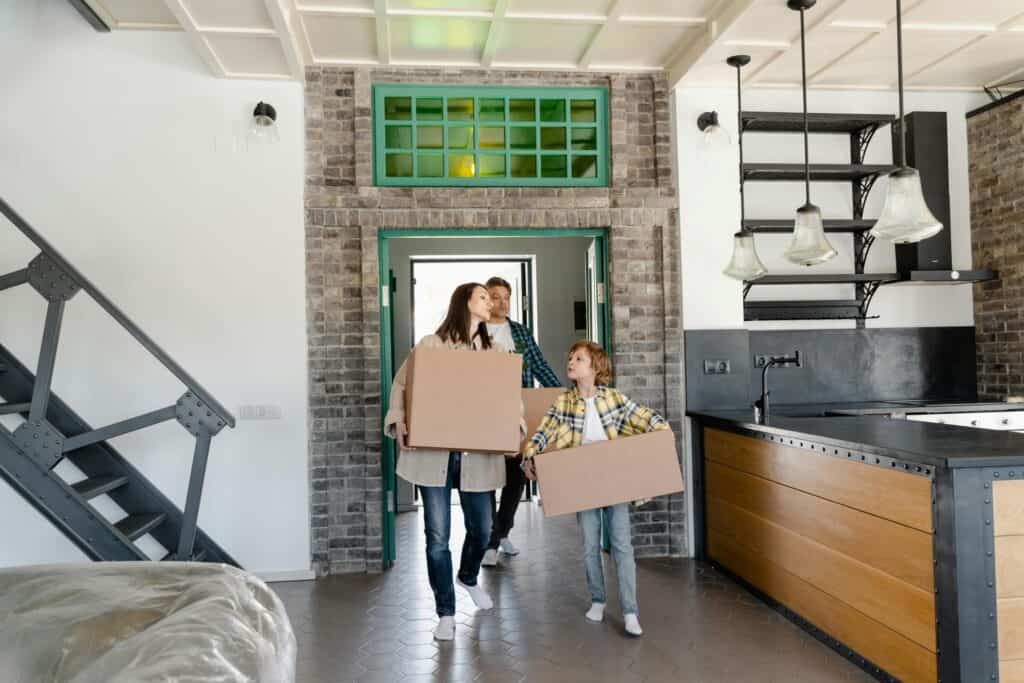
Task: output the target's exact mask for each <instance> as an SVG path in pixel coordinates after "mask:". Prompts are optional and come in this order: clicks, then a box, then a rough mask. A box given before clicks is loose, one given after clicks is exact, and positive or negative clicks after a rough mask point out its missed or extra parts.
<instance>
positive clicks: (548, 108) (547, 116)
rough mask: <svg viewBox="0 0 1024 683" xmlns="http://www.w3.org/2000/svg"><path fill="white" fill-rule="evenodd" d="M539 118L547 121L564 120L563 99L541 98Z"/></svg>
mask: <svg viewBox="0 0 1024 683" xmlns="http://www.w3.org/2000/svg"><path fill="white" fill-rule="evenodd" d="M540 120H541V121H545V122H549V123H554V122H559V123H561V122H563V121H565V100H541V101H540Z"/></svg>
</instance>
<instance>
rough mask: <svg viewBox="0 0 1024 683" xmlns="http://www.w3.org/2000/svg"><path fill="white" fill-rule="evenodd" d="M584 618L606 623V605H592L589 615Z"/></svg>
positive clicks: (600, 603) (598, 603)
mask: <svg viewBox="0 0 1024 683" xmlns="http://www.w3.org/2000/svg"><path fill="white" fill-rule="evenodd" d="M584 616H585V617H586V618H587V619H590V620H591V621H604V603H603V602H592V603H590V609H588V610H587V613H586V614H585V615H584Z"/></svg>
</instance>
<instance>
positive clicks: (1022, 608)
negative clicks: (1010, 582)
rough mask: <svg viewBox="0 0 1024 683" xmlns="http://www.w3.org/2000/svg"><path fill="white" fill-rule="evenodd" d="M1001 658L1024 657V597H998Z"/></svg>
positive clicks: (997, 608) (997, 618)
mask: <svg viewBox="0 0 1024 683" xmlns="http://www.w3.org/2000/svg"><path fill="white" fill-rule="evenodd" d="M996 622H997V624H998V626H999V659H1000V661H1003V660H1012V659H1024V598H997V599H996Z"/></svg>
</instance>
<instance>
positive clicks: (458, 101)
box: [448, 97, 473, 121]
mask: <svg viewBox="0 0 1024 683" xmlns="http://www.w3.org/2000/svg"><path fill="white" fill-rule="evenodd" d="M448 120H449V121H472V120H473V98H472V97H456V98H451V97H450V98H448Z"/></svg>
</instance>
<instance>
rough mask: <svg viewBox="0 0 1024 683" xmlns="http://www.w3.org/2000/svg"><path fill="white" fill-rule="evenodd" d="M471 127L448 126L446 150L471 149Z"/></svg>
mask: <svg viewBox="0 0 1024 683" xmlns="http://www.w3.org/2000/svg"><path fill="white" fill-rule="evenodd" d="M472 148H473V126H449V127H448V149H472Z"/></svg>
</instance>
